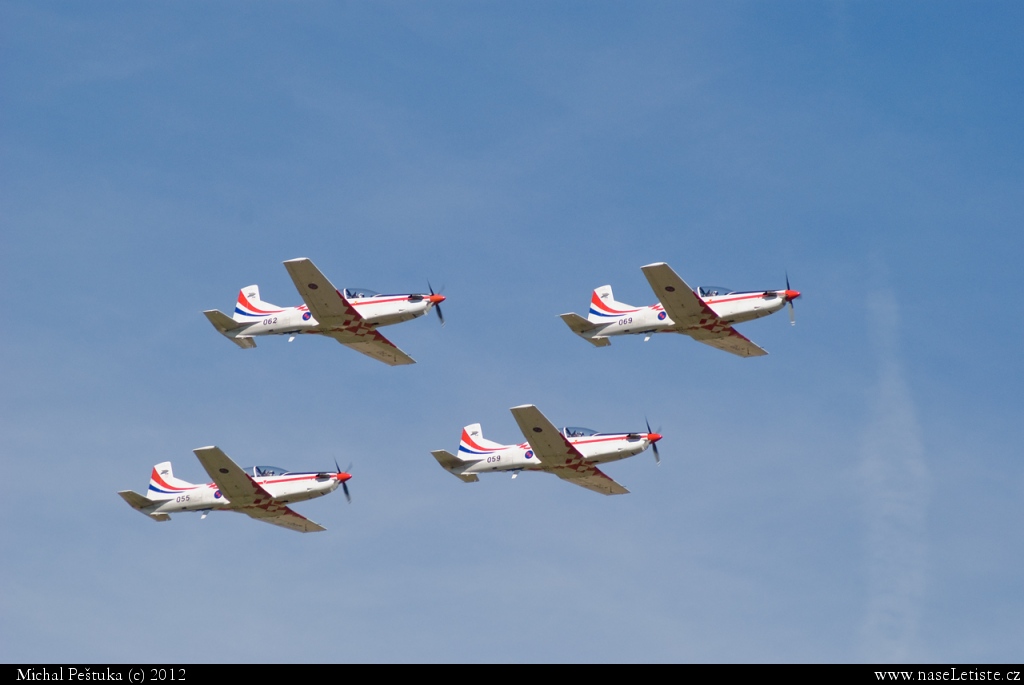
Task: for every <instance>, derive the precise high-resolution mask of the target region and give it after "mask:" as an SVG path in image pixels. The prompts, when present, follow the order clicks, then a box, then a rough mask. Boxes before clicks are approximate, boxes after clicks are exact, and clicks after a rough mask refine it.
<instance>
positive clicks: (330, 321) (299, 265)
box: [284, 257, 363, 328]
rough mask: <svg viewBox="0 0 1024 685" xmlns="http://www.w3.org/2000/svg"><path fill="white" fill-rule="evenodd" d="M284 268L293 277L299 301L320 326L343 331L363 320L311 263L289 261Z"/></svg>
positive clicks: (298, 260)
mask: <svg viewBox="0 0 1024 685" xmlns="http://www.w3.org/2000/svg"><path fill="white" fill-rule="evenodd" d="M284 268H286V269H288V275H289V276H291V277H292V283H294V284H295V289H296V290H298V291H299V295H301V296H302V301H303V302H305V303H306V306H307V307H309V311H311V312H312V313H313V316H315V317H316V320H317V321H319V322H320V323H321V324H322V325H324V326H331V327H332V328H333V327H345V326H351V325H353V324H356V323H359V322H361V321H362V320H363V317H362V315H361V314H360V313H359V312H357V311H356V308H355V307H353V306H352V305H351V304H349V302H348V300H346V299H345V298H344V297H342V296H341V293H340V292H338V289H337V288H335V287H334V284H333V283H331V282H330V281H329V280H327V276H324V275H323V274H322V273H321V272H320V269H318V268H316V265H314V264H313V262H311V261H309V260H308V259H306V258H305V257H302V258H300V259H289V260H288V261H286V262H285V263H284Z"/></svg>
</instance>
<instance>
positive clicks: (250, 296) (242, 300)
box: [231, 285, 284, 323]
mask: <svg viewBox="0 0 1024 685" xmlns="http://www.w3.org/2000/svg"><path fill="white" fill-rule="evenodd" d="M283 311H284V310H283V309H281V308H280V307H278V306H277V305H276V304H270V303H269V302H264V301H263V300H261V299H260V287H259V286H258V285H247V286H245V287H244V288H242V289H241V290H239V291H238V300H237V301H236V302H235V313H234V315H233V316H232V317H231V318H233V319H234V320H235V321H240V322H245V323H252V322H253V321H256V320H257V319H261V318H263V317H265V316H270V315H272V314H280V313H281V312H283Z"/></svg>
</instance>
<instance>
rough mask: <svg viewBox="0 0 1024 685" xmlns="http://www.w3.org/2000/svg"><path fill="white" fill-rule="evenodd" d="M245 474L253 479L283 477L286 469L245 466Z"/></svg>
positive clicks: (286, 471)
mask: <svg viewBox="0 0 1024 685" xmlns="http://www.w3.org/2000/svg"><path fill="white" fill-rule="evenodd" d="M245 472H246V473H247V474H249V475H250V476H252V477H253V478H266V477H267V476H283V475H284V474H286V473H288V469H282V468H281V467H280V466H246V467H245Z"/></svg>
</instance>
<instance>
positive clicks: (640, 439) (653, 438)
mask: <svg viewBox="0 0 1024 685" xmlns="http://www.w3.org/2000/svg"><path fill="white" fill-rule="evenodd" d="M511 411H512V416H513V417H515V420H516V423H518V424H519V430H521V431H522V432H523V436H524V437H525V438H526V442H521V443H519V444H516V445H501V444H499V443H496V442H492V441H490V440H486V439H485V438H484V436H483V432H482V430H481V428H480V424H479V423H474V424H471V425H469V426H466V427H465V428H463V429H462V440H461V442H460V443H459V453H458V456H456V455H454V454H452V453H451V452H449V451H447V450H435V451H433V452H431V454H432V455H434V458H435V459H437V462H438V463H439V464H440V465H441V466H442V467H443V468H444V469H445V470H446V471H448V472H449V473H451V474H452V475H454V476H455V477H456V478H458V479H460V480H462V481H463V482H466V483H475V482H477V481H478V480H480V479H479V477H478V474H480V473H489V472H491V471H511V472H512V477H513V478H515V477H516V476H518V475H519V472H520V471H545V472H547V473H553V474H555V475H556V476H558V477H559V478H561V479H563V480H565V481H567V482H569V483H572V484H573V485H579V486H580V487H584V488H586V489H587V490H593V491H594V492H598V493H600V494H602V495H625V494H626V493H628V492H629V490H627V489H626V488H624V487H622V486H621V485H619V484H618V483H616V482H615V481H614V480H612V479H611V478H609V477H608V476H607V475H606V474H605V473H604V472H603V471H601V470H600V469H598V468H597V466H596V464H602V463H604V462H609V461H617V460H619V459H625V458H626V457H632V456H633V455H635V454H639V453H641V452H643V451H644V450H645V449H647V448H648V447H653V448H654V458H655V460H656V461H657V462H658V463H659V464H660V463H661V457H660V455H659V454H658V445H657V442H658V441H659V440H661V437H662V436H661V435H660V434H659V433H652V432H651V427H650V425H648V426H647V432H646V433H644V432H639V433H598V432H597V431H594V430H591V429H589V428H578V427H566V428H563V429H561V430H559V429H558V428H555V426H554V425H553V424H552V423H551V421H549V420H548V419H547V417H546V416H544V414H542V413H541V412H540V410H539V409H537V407H535V406H534V405H532V404H524V405H521V406H518V407H512V409H511Z"/></svg>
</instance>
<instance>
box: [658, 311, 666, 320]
mask: <svg viewBox="0 0 1024 685" xmlns="http://www.w3.org/2000/svg"><path fill="white" fill-rule="evenodd" d="M665 316H666V314H665V312H658V321H664V320H665Z"/></svg>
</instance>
